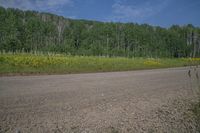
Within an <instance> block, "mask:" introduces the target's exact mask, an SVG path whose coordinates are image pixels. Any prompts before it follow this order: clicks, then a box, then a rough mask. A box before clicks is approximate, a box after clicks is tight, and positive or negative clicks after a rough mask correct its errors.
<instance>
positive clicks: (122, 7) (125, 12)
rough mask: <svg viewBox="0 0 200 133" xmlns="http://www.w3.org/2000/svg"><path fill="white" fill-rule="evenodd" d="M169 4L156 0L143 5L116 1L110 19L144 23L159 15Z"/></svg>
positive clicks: (167, 0) (122, 0)
mask: <svg viewBox="0 0 200 133" xmlns="http://www.w3.org/2000/svg"><path fill="white" fill-rule="evenodd" d="M168 3H169V0H155V1H146V2H142V4H141V3H135V4H128V3H127V2H126V0H116V1H115V3H114V4H113V5H112V15H111V16H110V18H109V19H111V20H112V21H113V20H114V21H121V20H123V21H136V20H137V21H142V20H144V19H147V18H148V17H151V16H153V15H156V14H157V13H159V12H160V11H161V10H163V9H164V8H165V7H166V6H167V5H168Z"/></svg>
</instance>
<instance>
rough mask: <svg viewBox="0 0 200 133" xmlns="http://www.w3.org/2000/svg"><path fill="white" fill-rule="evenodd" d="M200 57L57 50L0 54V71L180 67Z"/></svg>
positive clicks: (77, 70)
mask: <svg viewBox="0 0 200 133" xmlns="http://www.w3.org/2000/svg"><path fill="white" fill-rule="evenodd" d="M191 62H193V63H195V64H200V59H187V58H180V59H167V58H166V59H154V58H124V57H117V58H114V57H112V58H108V57H95V56H69V55H58V54H46V55H45V54H3V53H2V54H0V74H9V73H85V72H105V71H127V70H137V69H153V68H166V67H180V66H187V65H191Z"/></svg>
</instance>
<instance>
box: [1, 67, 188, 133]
mask: <svg viewBox="0 0 200 133" xmlns="http://www.w3.org/2000/svg"><path fill="white" fill-rule="evenodd" d="M189 69H190V68H189V67H187V68H171V69H156V70H142V71H128V72H109V73H92V74H71V75H47V76H15V77H0V132H18V131H20V132H24V133H27V132H35V133H36V132H41V133H42V132H48V133H49V132H154V131H164V130H166V131H170V130H171V129H164V128H165V126H166V124H165V123H164V122H163V121H162V119H161V118H159V109H160V108H161V107H162V108H163V107H164V108H165V109H166V108H168V107H167V106H168V105H169V104H172V105H173V103H172V102H171V103H170V101H174V99H177V98H178V97H179V96H181V97H185V96H189V95H190V94H189V93H188V92H190V91H188V90H189V89H190V88H191V83H190V82H191V79H190V78H189V76H188V70H189ZM177 112H178V111H177ZM164 113H165V112H164ZM175 113H176V112H175ZM167 118H168V117H167ZM169 118H171V116H169ZM163 125H164V126H163ZM170 126H174V124H172V125H170ZM168 127H169V126H168Z"/></svg>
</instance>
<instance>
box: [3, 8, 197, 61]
mask: <svg viewBox="0 0 200 133" xmlns="http://www.w3.org/2000/svg"><path fill="white" fill-rule="evenodd" d="M3 50H5V51H7V52H8V51H12V52H15V51H25V52H30V51H44V52H45V51H48V52H57V53H66V54H71V55H87V56H89V55H90V56H91V55H92V56H110V57H111V56H121V57H198V56H200V29H199V28H198V27H194V26H192V25H186V26H182V27H180V26H177V25H174V26H172V27H170V28H167V29H166V28H161V27H154V26H150V25H147V24H142V25H138V24H134V23H127V24H124V23H112V22H111V23H103V22H96V21H86V20H71V19H66V18H63V17H60V16H56V15H53V14H47V13H38V12H34V11H21V10H18V9H10V8H8V9H4V8H3V7H0V51H3Z"/></svg>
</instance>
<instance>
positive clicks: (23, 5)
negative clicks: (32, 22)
mask: <svg viewBox="0 0 200 133" xmlns="http://www.w3.org/2000/svg"><path fill="white" fill-rule="evenodd" d="M0 5H1V6H4V7H13V8H19V9H23V10H40V11H56V10H59V9H60V8H62V7H64V6H72V5H73V1H72V0H0Z"/></svg>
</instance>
